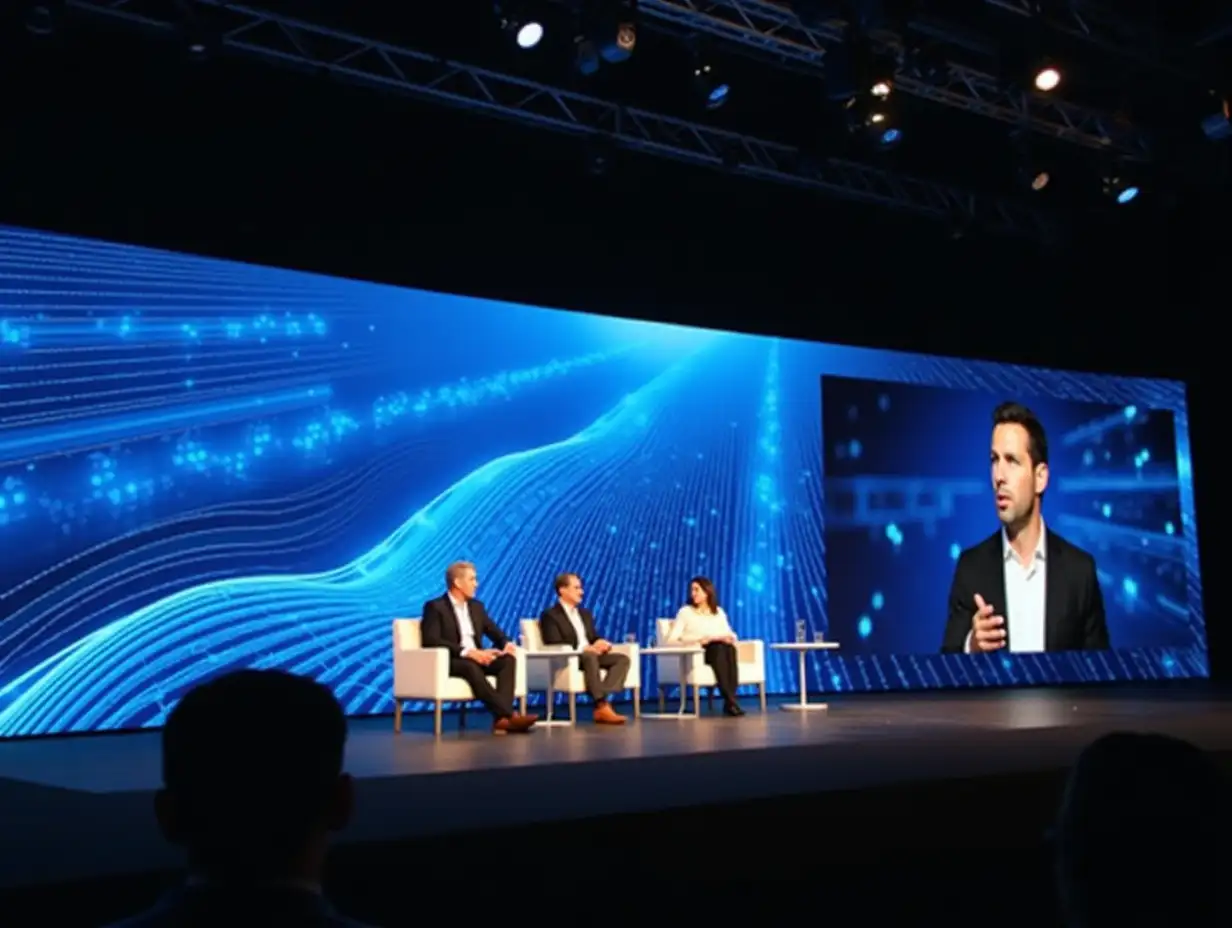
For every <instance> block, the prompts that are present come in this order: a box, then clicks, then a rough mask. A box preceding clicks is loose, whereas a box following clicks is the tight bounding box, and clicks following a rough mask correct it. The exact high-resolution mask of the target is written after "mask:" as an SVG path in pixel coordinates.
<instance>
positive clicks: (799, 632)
mask: <svg viewBox="0 0 1232 928" xmlns="http://www.w3.org/2000/svg"><path fill="white" fill-rule="evenodd" d="M807 632H808V626H807V625H806V624H805V622H804V619H797V620H796V644H804V642H806V641H808V634H807Z"/></svg>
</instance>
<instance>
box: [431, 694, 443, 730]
mask: <svg viewBox="0 0 1232 928" xmlns="http://www.w3.org/2000/svg"><path fill="white" fill-rule="evenodd" d="M441 708H442V703H441V701H440V700H439V699H438V700H437V701H436V708H435V709H434V710H433V711H432V732H433V734H435V735H436V737H438V738H439V737H440V736H441V721H442V719H441Z"/></svg>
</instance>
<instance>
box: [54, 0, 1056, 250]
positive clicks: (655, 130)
mask: <svg viewBox="0 0 1232 928" xmlns="http://www.w3.org/2000/svg"><path fill="white" fill-rule="evenodd" d="M194 4H195V5H197V6H202V7H212V8H213V10H214V11H215V12H217V13H219V14H220V21H219V22H218V24H217V28H218V29H219V30H220V34H219V39H220V41H221V44H222V46H223V47H225V48H227V49H230V50H233V51H236V52H242V53H244V54H247V55H250V56H255V57H258V58H263V59H266V60H268V61H272V62H275V63H279V64H283V65H291V66H296V67H300V68H304V67H307V68H308V69H310V70H312V71H315V72H316V73H328V74H332V75H334V76H337V77H339V78H344V79H347V80H350V81H354V82H357V83H362V84H367V85H369V86H372V87H375V88H380V89H384V90H388V91H394V92H401V93H404V94H408V95H410V96H413V97H418V98H420V99H424V100H428V101H432V102H436V103H440V104H445V105H449V106H454V107H459V108H463V109H468V110H472V111H476V112H479V113H483V114H487V115H490V116H497V117H505V118H509V119H513V120H517V121H521V122H524V123H528V124H530V125H534V126H538V127H541V128H545V129H552V130H556V131H559V132H565V133H570V134H573V135H575V136H581V137H592V138H596V139H600V140H603V141H605V142H610V143H614V144H616V145H619V146H620V147H622V148H627V149H632V150H636V151H641V152H646V153H649V154H653V155H658V156H661V157H666V158H672V159H675V160H678V161H683V162H689V163H693V164H697V165H703V166H709V167H714V168H721V169H724V170H728V171H731V172H733V173H736V174H739V175H743V176H746V177H751V178H758V179H762V180H767V181H775V182H778V183H782V184H788V185H792V186H796V187H801V188H807V189H812V190H817V191H820V192H823V193H827V194H830V195H833V196H838V197H843V198H846V199H850V200H856V201H862V202H866V203H875V204H880V205H882V206H886V207H892V208H897V209H902V210H906V211H908V212H912V213H916V214H919V215H923V216H929V217H933V218H936V219H941V220H948V221H952V222H956V223H959V224H967V223H972V224H975V225H978V226H979V227H981V228H985V229H988V230H990V231H996V232H1002V233H1008V234H1018V235H1025V236H1045V235H1046V234H1047V233H1048V232H1049V231H1050V229H1049V228H1048V226H1047V225H1046V224H1045V222H1044V221H1043V219H1042V217H1041V216H1040V215H1039V214H1038V213H1037V212H1035V211H1034V210H1031V209H1028V208H1026V207H1024V206H1019V205H1016V204H1014V203H1011V202H1009V201H1005V200H1001V199H997V198H992V197H982V196H977V195H974V194H970V193H964V192H962V191H959V190H955V189H953V188H951V187H948V186H946V185H943V184H938V183H932V182H929V181H923V180H917V179H912V178H907V177H902V176H898V175H895V174H892V173H890V172H888V171H884V170H880V169H878V168H875V167H872V166H869V165H864V164H858V163H854V162H847V161H840V160H837V159H825V160H818V161H817V162H814V161H812V160H811V159H808V158H805V157H802V156H801V155H800V153H799V152H798V151H797V150H796V149H793V148H790V147H788V146H786V145H781V144H778V143H776V142H769V141H764V140H761V139H756V138H750V137H749V136H745V135H740V134H738V133H734V132H727V131H724V130H721V129H715V128H712V127H710V126H705V125H700V124H697V123H691V122H687V121H684V120H680V119H675V118H672V117H669V116H663V115H658V114H655V113H651V112H648V111H646V110H642V109H637V108H634V107H624V106H620V105H618V104H615V103H611V102H609V101H606V100H599V99H595V98H593V97H588V96H584V95H582V94H577V93H572V92H569V91H565V90H560V89H556V88H552V87H547V86H544V85H542V84H538V83H535V82H533V81H529V80H525V79H523V78H520V77H513V76H510V75H505V74H500V73H497V72H495V71H490V70H487V69H485V68H479V67H475V66H472V65H468V64H462V63H459V62H456V61H446V60H444V59H442V58H440V57H438V56H436V55H431V54H427V53H425V52H420V51H415V50H412V49H408V48H403V47H397V46H394V45H390V44H388V43H384V42H380V41H376V40H372V39H367V38H362V37H359V36H355V35H350V34H347V33H345V32H340V31H338V30H335V29H332V28H329V27H326V26H320V25H315V24H312V23H309V22H305V21H303V20H298V19H294V18H291V17H288V16H284V15H282V14H279V13H274V12H270V11H266V10H261V9H258V8H256V7H252V6H239V5H235V4H231V3H224V2H221V0H191V2H188V0H68V5H69V6H70V7H72V8H73V9H74V10H78V11H82V12H86V13H92V14H96V15H103V16H107V17H111V18H114V19H118V20H122V21H125V22H128V23H132V24H136V25H140V26H145V27H149V28H152V29H156V30H161V31H163V32H176V31H178V30H180V29H181V27H182V25H183V21H184V20H183V13H184V8H185V7H186V6H192V5H194Z"/></svg>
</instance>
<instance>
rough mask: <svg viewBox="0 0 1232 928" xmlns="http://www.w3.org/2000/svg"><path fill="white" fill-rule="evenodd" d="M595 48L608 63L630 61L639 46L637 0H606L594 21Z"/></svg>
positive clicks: (599, 5) (600, 6) (600, 5)
mask: <svg viewBox="0 0 1232 928" xmlns="http://www.w3.org/2000/svg"><path fill="white" fill-rule="evenodd" d="M594 30H595V31H594V34H593V36H592V38H593V39H594V43H595V48H596V49H597V50H598V52H599V57H600V58H602V59H603V60H604V61H606V62H607V63H608V64H620V63H621V62H622V61H628V60H629V56H630V55H632V54H633V50H634V49H635V48H636V47H637V0H604V2H602V3H599V4H598V11H597V15H596V17H595V21H594Z"/></svg>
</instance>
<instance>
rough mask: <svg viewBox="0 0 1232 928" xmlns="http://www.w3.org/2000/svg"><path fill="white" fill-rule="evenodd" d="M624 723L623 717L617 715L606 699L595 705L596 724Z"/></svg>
mask: <svg viewBox="0 0 1232 928" xmlns="http://www.w3.org/2000/svg"><path fill="white" fill-rule="evenodd" d="M624 723H625V717H624V716H623V715H619V714H618V713H617V712H616V710H615V709H613V708H612V707H611V706H610V705H609V704H608V703H607V701H606V700H605V701H603V702H601V703H598V704H597V705H596V706H595V724H596V725H623V724H624Z"/></svg>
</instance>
